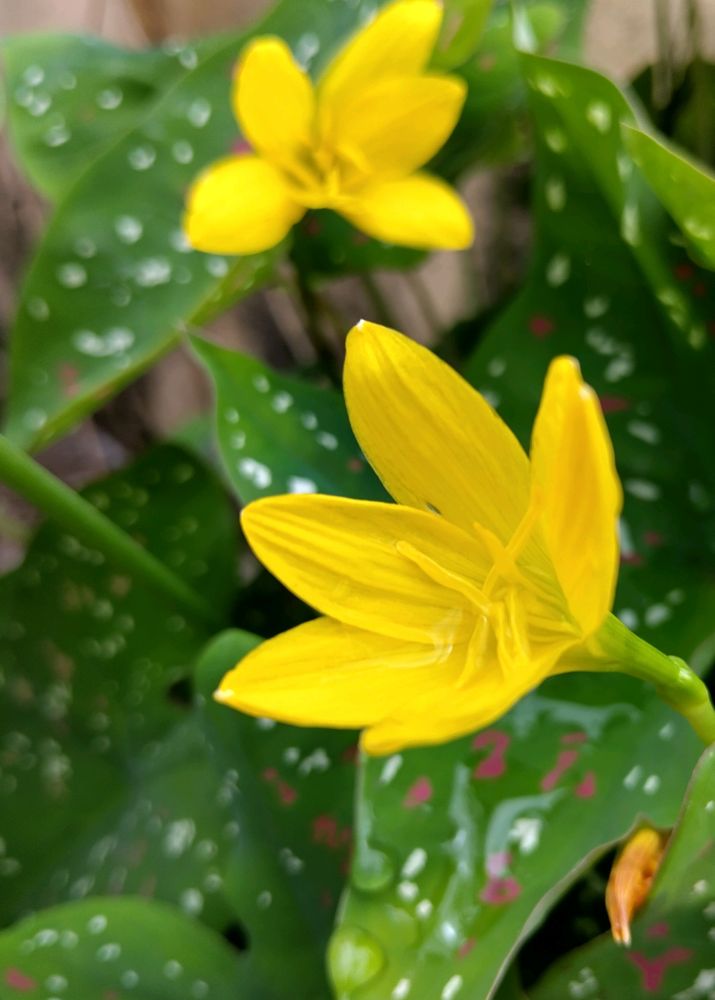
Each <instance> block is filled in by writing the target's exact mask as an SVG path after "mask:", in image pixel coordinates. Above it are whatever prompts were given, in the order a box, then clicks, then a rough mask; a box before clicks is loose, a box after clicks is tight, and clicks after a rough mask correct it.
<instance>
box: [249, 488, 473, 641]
mask: <svg viewBox="0 0 715 1000" xmlns="http://www.w3.org/2000/svg"><path fill="white" fill-rule="evenodd" d="M241 523H242V525H243V528H244V531H245V533H246V537H247V538H248V541H249V542H250V544H251V547H252V548H253V550H254V552H255V553H256V555H257V556H258V558H259V559H260V560H261V562H262V563H263V564H264V565H265V566H266V567H267V568H268V569H269V570H270V572H271V573H273V575H274V576H277V577H278V579H279V580H281V581H282V582H283V583H284V584H285V585H286V586H287V587H289V588H290V589H291V590H292V591H293V592H294V593H296V594H297V595H298V596H299V597H300V598H301V599H302V600H304V601H306V602H307V603H308V604H310V605H312V606H313V607H314V608H317V609H318V611H320V612H322V613H323V614H326V615H330V616H331V617H333V618H337V619H339V620H340V621H342V622H345V623H346V624H349V625H354V626H356V627H357V628H363V629H367V630H368V631H373V632H379V633H380V634H382V635H386V636H392V637H393V638H396V639H409V640H412V641H416V642H424V643H428V644H431V645H432V646H433V647H435V648H437V649H442V648H443V647H445V646H448V645H449V644H450V643H452V642H454V641H457V640H458V639H459V638H460V637H463V636H465V635H466V634H467V633H468V632H469V630H470V629H471V627H472V622H473V617H474V613H473V606H472V605H471V604H470V602H469V598H468V595H467V593H465V592H464V590H466V589H467V588H468V585H469V584H468V581H469V580H470V579H471V580H472V581H474V579H475V576H476V574H477V573H479V572H481V573H482V574H484V573H485V571H486V567H487V556H486V553H485V551H484V549H483V548H482V547H481V546H480V545H479V543H478V542H477V541H476V540H474V541H473V540H472V539H470V538H469V537H467V535H465V533H464V532H462V531H460V530H459V529H458V528H455V527H454V526H453V525H451V524H449V523H447V522H446V521H445V520H444V519H443V518H440V517H437V515H435V514H430V513H426V512H422V511H415V510H409V509H406V508H401V507H397V506H395V505H394V504H386V503H371V502H366V501H360V500H346V499H343V498H342V497H329V496H298V495H291V496H284V497H267V498H266V499H265V500H259V501H257V502H255V503H252V504H249V505H248V507H246V508H245V510H244V511H243V514H242V517H241ZM441 567H444V569H443V570H441V569H440V568H441ZM445 570H446V573H447V574H448V573H452V574H456V575H457V576H459V577H460V578H463V579H464V580H465V581H467V583H466V585H465V588H463V591H462V592H460V591H459V589H454V588H451V587H450V586H449V585H448V584H449V583H450V582H452V581H451V580H450V579H449V578H448V577H447V576H445ZM430 573H431V574H432V575H430ZM435 577H438V578H439V579H440V580H446V582H447V585H445V584H444V583H442V582H437V580H436V579H435ZM458 584H459V581H458V580H457V581H456V585H457V586H458Z"/></svg>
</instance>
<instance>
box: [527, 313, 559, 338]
mask: <svg viewBox="0 0 715 1000" xmlns="http://www.w3.org/2000/svg"><path fill="white" fill-rule="evenodd" d="M553 332H554V321H553V320H552V319H550V318H549V317H548V316H542V315H539V314H537V315H535V316H532V317H531V318H530V319H529V333H531V334H533V335H534V336H535V337H547V336H548V335H549V334H550V333H553Z"/></svg>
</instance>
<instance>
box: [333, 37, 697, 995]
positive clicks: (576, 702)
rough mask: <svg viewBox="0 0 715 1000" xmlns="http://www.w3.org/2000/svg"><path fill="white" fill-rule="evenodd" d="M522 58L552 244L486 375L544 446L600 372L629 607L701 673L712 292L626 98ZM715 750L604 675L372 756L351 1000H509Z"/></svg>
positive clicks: (539, 196) (339, 972) (345, 939)
mask: <svg viewBox="0 0 715 1000" xmlns="http://www.w3.org/2000/svg"><path fill="white" fill-rule="evenodd" d="M523 59H524V70H525V75H526V79H527V80H528V82H529V84H530V86H531V87H532V90H533V100H534V114H535V120H536V126H537V132H538V139H539V146H540V149H539V163H538V177H537V185H536V192H535V210H536V224H537V239H536V246H535V249H534V254H533V260H532V267H531V273H530V276H529V278H528V281H527V283H526V285H525V287H524V289H523V290H522V292H521V293H520V294H519V295H518V296H517V298H516V300H515V301H514V302H513V303H512V304H511V305H510V306H509V307H508V308H507V309H506V310H505V311H504V312H503V313H502V314H501V315H500V316H499V317H498V318H497V320H496V322H495V323H494V324H493V325H492V326H491V327H490V329H489V330H488V331H487V333H486V335H485V337H484V339H483V341H482V343H481V344H480V346H479V348H478V349H477V351H476V352H475V354H474V357H473V358H472V359H471V361H470V363H469V365H468V369H467V374H468V376H469V378H470V379H471V380H472V381H473V382H474V384H475V385H476V386H477V387H478V388H479V389H480V390H482V391H483V392H484V394H485V395H486V396H487V397H488V398H489V399H490V400H491V401H492V402H493V403H494V404H495V405H497V406H498V408H499V411H500V412H501V413H502V415H503V416H504V417H505V419H506V420H507V421H508V423H509V424H510V425H511V426H512V427H513V428H514V429H515V430H516V431H517V433H518V434H519V436H520V437H521V439H522V441H523V442H524V443H525V444H528V436H529V430H530V428H531V425H532V421H533V418H534V415H535V412H536V407H537V404H538V396H539V392H540V387H541V384H542V382H543V378H544V375H545V372H546V368H547V365H548V362H549V360H550V359H551V358H552V357H553V356H554V355H555V354H560V353H570V354H575V355H576V356H577V357H578V358H579V360H580V361H581V362H582V364H583V369H584V373H585V376H586V378H587V379H588V381H589V382H591V383H592V384H593V385H594V386H595V388H596V390H597V391H598V393H599V395H600V397H601V399H602V403H603V406H604V409H605V410H606V412H607V415H608V419H609V426H610V429H611V433H612V436H613V439H614V444H615V450H616V456H617V461H618V466H619V471H620V474H621V477H622V479H623V482H624V486H625V492H626V505H625V512H624V518H623V522H622V525H621V544H622V556H623V564H622V567H621V577H620V584H619V590H618V595H617V600H616V605H615V610H616V612H617V613H618V614H619V616H620V617H621V618H622V619H623V620H624V621H625V622H626V623H627V624H628V625H629V626H630V627H632V628H634V629H635V630H636V631H637V632H638V633H639V634H641V635H643V637H644V638H646V639H648V640H649V641H651V642H653V643H655V644H656V645H657V646H659V647H660V648H663V649H665V650H666V651H672V652H673V653H679V654H680V655H683V656H685V657H686V658H687V657H691V658H692V661H693V664H694V666H696V667H697V668H699V669H701V670H702V669H704V668H705V667H707V666H709V657H710V653H711V650H712V644H713V626H712V622H713V617H712V616H713V609H714V608H715V593H714V592H713V588H712V585H711V584H710V583H709V582H708V580H707V577H706V574H705V572H704V571H703V568H702V559H701V554H702V552H703V549H704V548H706V547H708V546H710V545H711V544H712V539H713V479H712V473H711V470H710V464H711V463H710V461H709V458H708V455H709V450H710V448H709V444H708V443H707V442H708V441H709V437H710V433H711V431H710V428H711V427H712V414H711V411H710V403H709V401H708V400H709V398H712V397H711V394H710V396H708V393H707V392H706V391H705V389H704V387H705V386H707V385H708V379H709V377H710V375H709V373H708V371H707V360H706V359H708V358H710V356H711V355H710V347H709V346H708V345H706V344H704V342H703V340H702V338H701V337H700V336H699V335H698V336H697V337H693V336H691V335H690V334H691V332H692V330H693V329H694V328H695V327H697V325H698V324H700V323H703V325H704V322H705V316H706V315H707V313H706V308H707V301H708V300H707V296H702V295H699V294H698V292H697V291H696V288H700V287H701V283H702V287H704V288H706V289H708V288H709V286H708V285H707V282H708V278H709V276H708V275H707V273H705V272H697V271H696V270H695V269H694V268H693V266H692V264H691V262H690V261H689V260H688V258H686V257H685V255H684V254H683V253H682V251H680V250H678V249H677V248H676V247H674V246H673V245H672V244H670V243H669V242H668V241H667V239H666V237H667V235H668V233H669V229H668V224H667V217H666V215H665V213H664V212H663V211H662V210H661V209H660V208H659V206H658V205H657V204H656V203H654V201H653V197H652V195H651V194H650V193H649V192H648V191H647V190H646V189H645V187H644V186H643V184H642V182H641V181H640V178H639V177H638V175H637V173H636V171H635V170H634V167H633V163H632V161H631V159H630V157H629V156H628V153H627V150H626V149H625V147H624V145H623V141H622V138H621V133H620V129H619V127H618V122H619V119H621V118H628V117H629V116H630V114H631V112H630V110H629V108H628V106H627V104H626V102H625V99H624V98H623V97H622V96H621V95H620V94H619V92H618V91H617V90H616V89H615V88H614V87H613V85H612V84H610V83H609V82H608V81H606V80H604V79H603V78H601V77H599V76H598V75H597V74H594V73H592V72H590V71H587V70H583V69H581V68H579V67H572V66H569V65H568V64H566V63H561V62H555V61H552V60H547V59H544V58H541V57H536V56H524V57H523ZM634 206H637V207H634ZM646 208H647V212H646ZM682 265H687V270H686V269H684V268H682ZM674 268H675V270H674ZM683 334H685V336H683ZM695 344H697V347H695V346H694V345H695ZM694 359H696V360H694ZM676 401H677V402H676ZM669 748H670V749H669ZM697 753H698V746H697V741H696V740H695V738H694V736H693V734H692V733H690V732H689V731H688V729H687V727H686V726H685V725H684V723H683V722H682V720H680V719H679V718H678V717H676V716H675V715H674V714H673V713H672V712H670V711H669V710H668V709H667V708H665V707H664V706H663V705H662V704H661V703H660V702H659V701H658V699H657V698H656V696H655V695H654V694H653V692H652V691H649V690H647V688H645V687H644V686H643V685H641V684H639V683H636V682H634V681H632V680H630V679H628V678H625V677H615V676H612V677H603V676H600V675H598V676H595V675H587V674H585V675H573V676H570V677H563V678H559V679H553V680H551V681H549V682H547V683H546V684H544V685H542V686H541V688H540V689H539V690H538V691H537V692H536V693H534V694H532V695H530V696H529V697H528V698H526V699H524V700H523V701H522V702H521V703H520V704H519V705H517V706H516V707H515V708H514V710H513V711H512V712H511V713H510V714H509V715H508V716H507V717H505V718H504V719H503V720H501V721H500V722H499V723H498V724H497V725H495V726H494V727H492V728H490V729H488V730H486V731H485V732H482V733H478V734H476V736H474V737H473V738H468V739H464V740H460V741H457V742H455V743H452V744H449V745H447V746H444V747H441V748H438V749H436V750H435V749H430V750H429V751H412V752H407V753H404V754H397V755H394V756H392V757H390V758H388V759H387V760H386V761H381V760H367V761H364V762H363V766H362V780H361V784H360V797H359V799H358V805H357V817H356V819H357V822H356V851H355V859H354V863H353V869H352V873H351V884H350V888H349V891H348V893H347V896H346V898H345V900H344V905H343V907H342V909H341V922H340V926H339V928H338V930H337V931H336V935H335V937H334V939H333V942H332V948H331V969H332V972H333V976H334V980H335V981H336V983H337V984H338V987H337V992H338V994H339V995H341V996H344V997H346V998H352V997H355V998H356V1000H357V998H358V997H360V998H361V1000H378V998H379V1000H382V998H384V997H389V998H390V1000H405V998H409V1000H428V998H432V997H440V998H442V1000H455V998H457V1000H461V998H462V997H472V996H478V997H483V998H489V997H492V996H493V995H494V994H495V991H496V989H497V985H498V982H499V979H500V977H501V976H502V975H503V973H504V972H505V970H506V968H507V966H508V963H509V961H510V959H511V958H512V957H513V955H514V954H515V952H516V950H517V949H518V947H519V943H520V942H521V941H522V940H523V939H524V937H525V936H526V935H528V934H529V933H530V931H531V930H533V929H534V928H535V927H536V926H537V925H538V924H539V923H540V921H541V920H542V919H543V917H544V915H545V914H546V913H547V912H548V910H549V908H550V906H551V905H552V904H553V903H554V902H555V900H556V899H557V898H558V897H559V895H560V894H561V893H562V892H563V891H564V889H565V888H566V887H567V886H568V884H570V883H571V882H572V881H573V880H574V879H575V878H576V877H577V875H578V873H579V872H580V871H582V870H583V869H584V868H586V867H587V866H589V865H590V864H591V863H592V862H593V860H594V859H596V858H597V857H598V856H599V855H600V854H601V853H603V852H604V851H605V850H606V849H607V847H608V845H610V844H613V843H614V842H616V841H618V840H619V839H620V838H622V837H623V836H624V835H625V834H626V833H627V832H628V830H629V829H630V828H631V827H632V826H633V824H634V822H635V821H636V819H637V818H638V817H639V816H641V817H649V818H650V819H651V821H652V822H654V823H655V824H657V825H660V826H666V827H667V826H670V825H672V824H673V823H674V822H675V820H676V817H677V813H678V809H679V805H680V802H681V800H682V797H683V794H684V791H685V788H686V785H687V782H688V779H689V776H690V773H691V770H692V767H693V765H694V763H695V761H696V759H697ZM356 954H357V955H358V956H360V955H364V956H369V960H368V958H367V957H364V958H363V959H362V960H360V961H358V960H357V959H355V958H351V956H354V955H356ZM346 970H347V971H346ZM621 995H622V994H621ZM594 1000H595V997H594Z"/></svg>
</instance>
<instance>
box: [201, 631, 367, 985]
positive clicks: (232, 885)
mask: <svg viewBox="0 0 715 1000" xmlns="http://www.w3.org/2000/svg"><path fill="white" fill-rule="evenodd" d="M246 651H247V643H246V634H245V633H243V632H237V631H229V632H225V633H223V634H221V635H220V636H218V637H217V638H216V639H215V640H214V642H213V643H211V645H210V646H209V647H208V648H207V649H206V650H205V652H204V654H203V655H202V658H201V660H200V662H199V665H198V668H197V675H196V680H197V688H198V691H199V694H200V699H201V706H202V709H201V710H202V714H203V725H204V729H205V732H206V735H207V739H208V740H209V742H210V746H211V753H212V757H213V762H214V767H216V768H218V769H219V770H223V769H225V774H226V775H235V785H236V793H237V794H236V801H235V802H234V805H233V809H234V813H235V816H236V825H237V826H238V824H240V835H238V836H237V837H236V838H235V844H234V850H233V854H232V856H231V858H230V860H229V861H228V863H227V865H226V867H225V869H224V873H223V874H224V885H225V892H226V895H227V897H228V899H229V900H230V903H231V905H232V908H233V911H234V912H235V913H236V914H237V915H238V916H239V918H240V920H241V923H242V924H243V925H244V926H245V927H246V929H247V931H248V937H249V940H250V948H249V951H248V954H247V956H246V973H245V976H246V977H247V978H250V982H251V983H253V984H255V987H254V988H255V989H256V993H253V992H252V993H250V996H251V998H253V997H254V996H256V997H259V996H260V997H261V998H263V997H264V996H265V997H266V998H270V1000H283V998H284V997H288V996H291V995H293V993H294V992H295V991H296V990H297V991H298V993H299V995H300V997H301V1000H302V998H303V997H305V1000H327V997H328V993H329V990H328V986H327V982H326V979H325V948H326V945H327V941H328V937H329V934H330V931H331V929H332V925H333V918H334V913H335V907H336V905H337V901H338V897H339V893H340V891H341V889H342V886H343V882H344V879H345V870H346V867H347V864H348V859H349V856H350V851H351V847H352V800H353V784H354V781H353V777H354V771H355V764H354V761H355V751H356V746H355V744H356V736H355V734H354V733H349V732H347V733H346V732H335V731H323V732H321V731H319V730H311V729H298V728H295V727H292V726H284V725H278V724H271V723H270V722H269V720H266V719H259V720H256V719H250V718H248V717H246V716H243V715H241V714H240V713H238V712H236V711H234V710H233V709H230V708H228V707H227V706H225V705H218V704H216V703H215V702H212V700H211V695H212V693H213V691H215V690H216V688H217V687H218V684H219V681H220V680H221V678H222V677H223V675H224V674H225V673H226V671H227V670H229V669H231V668H232V667H233V666H234V665H235V664H236V662H237V661H239V660H241V658H242V657H243V656H244V655H245V653H246ZM277 954H280V962H277V961H276V955H277Z"/></svg>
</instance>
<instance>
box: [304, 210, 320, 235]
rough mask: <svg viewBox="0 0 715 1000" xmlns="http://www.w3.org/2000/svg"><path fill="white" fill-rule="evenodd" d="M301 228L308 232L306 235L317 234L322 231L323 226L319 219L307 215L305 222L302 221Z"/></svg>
mask: <svg viewBox="0 0 715 1000" xmlns="http://www.w3.org/2000/svg"><path fill="white" fill-rule="evenodd" d="M303 229H304V230H305V232H306V233H307V234H308V236H318V235H319V234H320V233H321V232H322V231H323V227H322V225H321V224H320V221H319V220H318V219H316V218H315V216H314V215H309V216H308V217H307V218H306V220H305V222H304V223H303Z"/></svg>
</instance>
